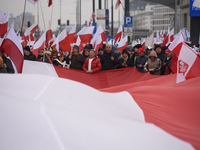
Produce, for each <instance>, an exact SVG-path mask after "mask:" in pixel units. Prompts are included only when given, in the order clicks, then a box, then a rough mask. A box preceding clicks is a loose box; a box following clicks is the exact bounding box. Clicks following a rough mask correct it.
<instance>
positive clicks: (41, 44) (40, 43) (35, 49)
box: [31, 31, 46, 56]
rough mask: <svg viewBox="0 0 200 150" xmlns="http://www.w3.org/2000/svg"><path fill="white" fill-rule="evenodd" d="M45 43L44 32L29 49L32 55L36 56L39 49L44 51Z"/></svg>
mask: <svg viewBox="0 0 200 150" xmlns="http://www.w3.org/2000/svg"><path fill="white" fill-rule="evenodd" d="M45 41H46V31H45V32H44V33H43V34H42V36H41V37H40V39H39V40H38V41H37V42H36V43H35V44H34V45H33V47H32V48H31V51H32V52H33V54H35V55H36V56H37V55H38V50H39V49H45Z"/></svg>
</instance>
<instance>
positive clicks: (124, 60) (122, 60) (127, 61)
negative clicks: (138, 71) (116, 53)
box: [118, 49, 133, 68]
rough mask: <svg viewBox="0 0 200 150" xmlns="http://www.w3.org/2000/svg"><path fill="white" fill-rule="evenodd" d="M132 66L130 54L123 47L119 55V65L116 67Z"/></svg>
mask: <svg viewBox="0 0 200 150" xmlns="http://www.w3.org/2000/svg"><path fill="white" fill-rule="evenodd" d="M126 67H133V62H132V60H131V58H130V55H129V53H128V51H127V49H123V51H122V55H121V56H120V57H119V66H118V68H126Z"/></svg>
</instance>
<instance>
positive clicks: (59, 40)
mask: <svg viewBox="0 0 200 150" xmlns="http://www.w3.org/2000/svg"><path fill="white" fill-rule="evenodd" d="M66 36H67V31H66V29H64V30H63V31H62V32H61V33H60V34H59V35H58V36H57V38H56V40H55V41H54V43H53V45H52V47H53V48H55V49H56V50H57V51H58V52H59V46H60V45H62V44H63V42H64V40H65V38H66Z"/></svg>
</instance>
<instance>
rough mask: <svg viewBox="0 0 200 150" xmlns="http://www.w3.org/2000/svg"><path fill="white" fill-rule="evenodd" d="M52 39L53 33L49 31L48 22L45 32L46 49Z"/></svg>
mask: <svg viewBox="0 0 200 150" xmlns="http://www.w3.org/2000/svg"><path fill="white" fill-rule="evenodd" d="M52 38H53V33H52V30H51V22H50V21H49V28H48V30H47V34H46V44H45V45H46V47H47V48H48V47H49V41H50V40H51V39H52Z"/></svg>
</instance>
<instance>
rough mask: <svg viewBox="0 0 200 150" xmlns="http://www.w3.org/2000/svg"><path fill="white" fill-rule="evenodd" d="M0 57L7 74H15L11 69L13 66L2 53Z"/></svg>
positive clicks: (0, 52)
mask: <svg viewBox="0 0 200 150" xmlns="http://www.w3.org/2000/svg"><path fill="white" fill-rule="evenodd" d="M0 57H2V59H3V63H4V64H6V70H7V73H15V70H14V68H13V65H12V63H11V61H10V59H8V58H7V57H6V56H5V55H4V53H3V52H2V51H0Z"/></svg>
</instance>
